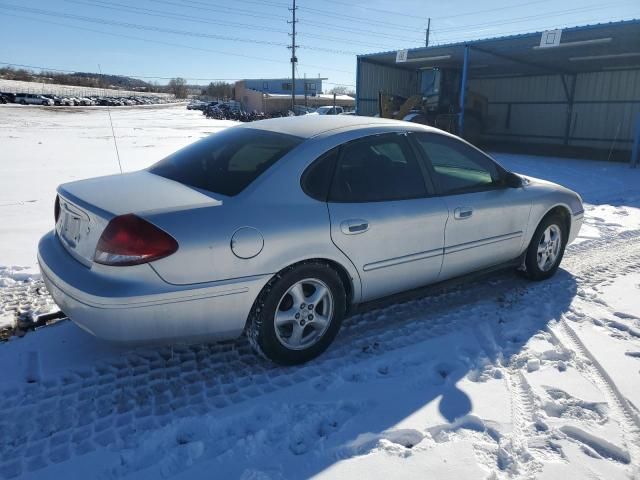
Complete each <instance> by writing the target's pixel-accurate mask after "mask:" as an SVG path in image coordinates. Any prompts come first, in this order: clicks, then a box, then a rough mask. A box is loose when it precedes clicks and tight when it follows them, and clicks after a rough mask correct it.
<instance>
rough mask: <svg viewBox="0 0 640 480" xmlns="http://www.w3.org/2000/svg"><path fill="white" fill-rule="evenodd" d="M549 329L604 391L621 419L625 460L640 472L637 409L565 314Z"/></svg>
mask: <svg viewBox="0 0 640 480" xmlns="http://www.w3.org/2000/svg"><path fill="white" fill-rule="evenodd" d="M549 331H550V332H551V334H552V335H553V337H554V338H555V339H556V341H557V342H558V343H559V344H560V345H562V346H563V347H564V348H565V349H567V350H569V351H572V352H574V354H575V355H576V356H577V357H578V358H580V359H581V360H582V362H580V364H579V366H581V367H582V369H583V370H586V374H587V375H588V377H589V378H590V379H591V380H592V381H593V382H594V383H595V384H596V385H597V387H598V389H599V390H600V391H601V392H602V393H603V394H604V395H605V398H606V399H607V403H608V405H609V406H610V408H612V409H613V410H614V412H615V413H616V415H615V417H617V418H619V419H620V420H621V422H620V423H621V425H620V428H621V430H622V434H623V439H624V442H625V444H626V445H625V446H626V448H627V452H628V455H629V462H628V463H630V464H631V466H632V468H633V475H634V478H635V476H638V475H640V466H639V464H638V462H639V461H640V418H639V417H638V415H637V413H636V412H635V411H634V409H633V408H632V407H631V406H630V405H629V402H628V401H627V399H626V398H625V396H624V395H623V394H622V393H621V392H620V389H619V388H618V387H617V386H616V384H615V382H614V381H613V379H612V378H611V376H610V375H609V374H608V373H607V371H606V370H605V369H604V367H603V366H602V365H601V364H600V362H598V360H597V359H596V358H595V356H594V355H593V354H592V353H591V352H590V351H589V349H588V348H587V346H586V345H585V344H584V342H582V340H580V337H579V336H578V335H577V334H576V332H575V330H574V329H573V328H571V326H569V324H568V323H567V321H566V320H565V319H564V318H561V319H559V321H558V322H557V323H556V324H555V325H551V326H549ZM605 448H608V447H605ZM622 460H624V458H622Z"/></svg>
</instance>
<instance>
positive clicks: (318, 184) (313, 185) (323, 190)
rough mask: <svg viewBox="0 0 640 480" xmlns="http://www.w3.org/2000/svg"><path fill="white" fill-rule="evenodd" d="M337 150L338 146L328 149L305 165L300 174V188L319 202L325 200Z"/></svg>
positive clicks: (336, 157)
mask: <svg viewBox="0 0 640 480" xmlns="http://www.w3.org/2000/svg"><path fill="white" fill-rule="evenodd" d="M338 152H339V149H338V148H334V149H333V150H330V151H328V152H327V153H325V154H324V155H322V156H320V157H319V158H318V159H317V160H316V161H314V162H313V163H312V164H311V165H310V166H309V167H307V169H306V170H305V172H304V173H303V174H302V181H301V185H302V190H303V191H304V193H306V194H307V195H309V196H310V197H311V198H315V199H316V200H320V201H321V202H326V201H327V197H328V195H329V188H330V187H331V178H332V177H333V171H334V169H335V167H336V160H337V159H338Z"/></svg>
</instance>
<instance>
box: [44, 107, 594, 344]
mask: <svg viewBox="0 0 640 480" xmlns="http://www.w3.org/2000/svg"><path fill="white" fill-rule="evenodd" d="M233 128H257V129H263V130H270V131H274V132H286V133H288V134H291V135H296V136H299V137H302V138H305V139H306V141H304V142H302V143H301V144H300V145H298V146H297V147H295V148H294V149H292V150H291V151H290V152H289V153H288V154H287V155H285V156H283V157H282V158H281V159H280V160H279V161H278V162H276V163H275V164H274V165H273V166H272V167H270V168H269V169H267V170H266V171H265V172H264V173H263V174H262V175H261V176H260V177H258V178H257V179H256V180H255V181H254V182H253V183H251V184H250V185H249V186H248V187H247V188H246V189H245V190H243V191H242V192H241V193H239V194H238V195H236V196H234V197H226V196H223V195H218V194H215V193H210V192H205V191H199V190H197V189H195V188H191V187H188V186H185V185H182V184H180V183H177V182H174V181H172V180H168V179H165V178H162V177H159V176H156V175H154V174H151V173H149V172H147V171H141V172H134V173H129V174H124V175H115V176H109V177H101V178H96V179H90V180H82V181H78V182H73V183H69V184H64V185H61V186H60V187H59V189H58V192H59V195H60V198H61V203H62V204H64V208H63V213H62V214H61V216H60V220H59V222H58V224H57V225H56V230H55V231H53V232H50V233H49V234H47V235H46V236H45V237H43V239H42V240H41V242H40V245H39V256H38V259H39V263H40V265H41V270H42V273H43V278H44V280H45V282H46V284H47V286H48V288H49V289H50V291H51V293H52V295H53V297H54V299H55V301H56V302H57V303H58V305H60V307H61V308H62V310H63V311H64V312H65V313H67V315H69V316H70V318H71V319H72V320H73V321H75V322H76V323H78V324H79V325H81V326H82V327H83V328H84V329H86V330H88V331H90V332H91V333H93V334H94V335H97V336H99V337H102V338H106V339H108V340H113V341H122V342H124V341H134V342H138V341H174V342H175V341H192V340H200V339H206V338H211V339H222V338H233V337H234V336H237V335H239V334H240V333H241V332H242V330H243V328H244V326H245V323H246V320H247V317H248V315H249V312H250V310H251V307H252V305H253V304H254V302H255V300H256V298H257V297H258V295H259V293H260V291H261V290H262V288H263V287H264V285H266V283H267V282H268V281H269V280H270V279H271V278H273V275H275V274H276V273H277V272H279V271H281V270H282V269H284V268H286V267H288V266H290V265H293V264H296V263H298V262H303V261H307V260H312V259H321V260H323V261H328V262H332V263H333V264H335V265H336V266H337V267H338V268H340V269H342V271H343V272H344V274H345V277H346V278H347V280H348V281H349V282H350V283H351V285H350V290H351V302H352V303H360V302H362V301H367V300H373V299H375V298H379V297H382V296H385V295H389V294H392V293H396V292H399V291H402V290H406V289H410V288H414V287H418V286H421V285H424V284H428V283H432V282H435V281H439V280H443V279H445V278H450V277H452V276H457V275H460V274H463V273H465V272H469V271H472V270H476V269H479V268H483V267H484V266H490V265H495V264H498V263H501V262H503V261H505V260H513V259H516V258H518V257H519V256H520V255H521V254H522V253H523V252H524V251H525V249H526V247H527V245H528V244H529V242H530V239H531V236H532V235H533V232H534V231H535V229H536V227H537V225H538V223H539V222H540V220H541V219H542V218H543V217H544V215H545V214H546V213H547V212H549V211H550V210H551V209H552V208H555V207H561V208H564V209H566V211H567V213H570V214H571V229H570V238H569V240H570V241H571V240H573V239H574V238H575V236H576V235H577V232H578V230H579V228H580V225H581V222H582V205H581V201H580V198H579V196H578V195H577V194H575V193H574V192H572V191H570V190H568V189H565V188H563V187H560V186H557V185H554V184H552V183H550V182H545V181H541V180H537V179H529V180H527V181H526V182H525V184H524V185H523V186H522V187H519V188H511V189H508V188H504V189H498V190H492V191H487V192H478V193H470V194H465V195H455V196H433V197H428V198H419V199H412V200H400V201H394V202H379V203H360V204H349V203H331V202H329V203H326V202H322V201H318V200H315V199H313V198H310V197H309V196H307V195H306V194H305V193H304V192H303V190H302V188H301V186H300V178H301V176H302V174H303V172H304V171H305V169H306V168H307V167H308V166H309V165H310V164H311V163H312V162H313V161H314V160H316V159H317V158H318V157H320V156H321V155H322V154H323V153H325V152H327V151H329V150H330V149H332V148H334V147H336V146H339V145H341V144H343V143H345V142H348V141H350V140H354V139H357V138H361V137H365V136H369V135H377V134H383V133H390V132H411V131H421V132H424V131H428V132H432V133H437V134H441V135H448V134H445V133H443V132H441V131H439V130H436V129H433V128H429V127H425V126H422V125H418V124H413V123H405V122H398V121H390V120H385V119H374V118H363V117H354V116H348V115H338V116H304V117H294V118H282V119H274V120H266V121H260V122H254V123H251V124H246V125H242V126H237V127H233ZM465 209H467V210H468V209H471V210H472V214H471V216H470V217H465V218H459V219H458V218H456V215H458V216H460V215H462V216H463V217H464V215H465V214H464V211H463V210H465ZM126 213H134V214H136V215H138V216H140V217H142V218H145V219H146V220H148V221H150V222H151V223H153V224H154V225H156V226H158V227H159V228H161V229H162V230H164V231H166V232H167V233H169V234H170V235H172V236H173V237H174V238H175V239H176V240H177V242H178V244H179V249H178V251H177V252H176V253H174V254H173V255H170V256H168V257H165V258H162V259H160V260H156V261H154V262H151V263H149V264H144V265H138V266H130V267H110V266H105V265H100V264H96V263H94V262H93V261H92V260H93V253H94V251H95V247H96V244H97V242H98V239H99V237H100V235H101V233H102V231H103V230H104V228H105V227H106V225H107V223H108V222H109V220H110V219H111V218H113V217H114V216H117V215H121V214H126ZM76 218H77V219H78V220H76ZM363 224H366V225H365V226H363ZM350 228H353V229H354V230H355V231H354V232H351V231H350V230H349V229H350ZM345 232H347V233H345ZM237 241H241V242H243V243H242V245H238V244H237V243H234V242H237ZM251 242H253V243H251ZM234 245H235V247H234ZM243 252H249V253H248V254H246V255H245V254H244V253H243Z"/></svg>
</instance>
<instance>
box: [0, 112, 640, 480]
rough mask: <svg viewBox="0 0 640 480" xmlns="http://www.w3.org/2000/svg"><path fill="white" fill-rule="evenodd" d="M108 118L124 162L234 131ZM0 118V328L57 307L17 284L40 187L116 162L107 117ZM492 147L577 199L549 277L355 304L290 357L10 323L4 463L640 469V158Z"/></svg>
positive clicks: (135, 164) (146, 472)
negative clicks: (570, 156) (572, 231)
mask: <svg viewBox="0 0 640 480" xmlns="http://www.w3.org/2000/svg"><path fill="white" fill-rule="evenodd" d="M112 114H113V120H114V125H115V128H116V132H117V134H118V137H119V147H120V154H121V157H122V161H123V166H124V168H125V169H126V170H133V169H136V168H141V167H143V166H146V165H148V164H150V163H151V162H153V161H155V160H157V159H159V158H161V157H163V156H164V155H166V154H167V153H169V152H171V151H172V150H174V149H176V148H178V147H180V146H182V145H184V144H186V143H189V142H191V141H193V140H195V139H196V138H198V137H201V136H203V135H205V134H207V133H209V132H212V131H215V130H217V129H219V128H223V127H224V126H226V125H228V124H229V123H228V122H214V121H209V120H206V119H205V118H204V117H203V116H202V115H201V114H200V113H199V112H190V111H187V110H186V109H184V107H182V108H163V109H150V110H133V109H131V110H120V109H118V110H115V109H114V110H113V111H112ZM0 127H1V128H0V145H2V147H1V149H0V246H1V247H2V248H0V324H2V321H3V318H4V319H5V321H10V320H11V319H12V318H14V313H15V312H16V311H19V312H27V311H29V309H32V310H36V311H45V310H46V309H47V308H51V305H50V303H49V300H48V299H47V296H46V292H44V291H43V290H42V284H41V283H40V282H39V281H38V280H37V278H35V277H34V279H32V280H28V278H29V277H30V276H32V275H33V273H34V266H35V256H34V249H35V245H36V242H37V239H38V237H39V236H40V235H41V234H42V233H44V232H45V231H46V230H48V229H49V228H51V224H52V208H53V205H52V204H53V197H54V190H55V186H56V185H57V184H58V183H60V182H63V181H67V180H71V179H74V178H82V177H86V176H93V175H99V174H105V173H113V172H115V171H117V170H116V169H117V163H116V160H115V156H114V153H113V145H112V143H111V142H112V139H111V137H110V129H109V124H108V119H107V118H106V112H96V111H91V110H89V109H87V110H78V109H75V110H74V111H73V112H64V113H62V112H56V111H53V110H47V111H45V109H39V108H29V109H19V110H18V109H15V108H6V109H5V108H3V107H0ZM496 157H497V158H498V159H499V160H500V161H501V162H502V163H503V164H504V165H505V166H507V167H508V168H511V169H513V170H515V171H518V172H521V173H525V174H530V175H534V176H539V177H543V178H547V179H550V180H552V181H558V182H560V183H563V184H565V185H567V186H569V187H570V188H573V189H575V190H577V191H578V192H579V193H580V194H581V195H582V196H583V198H584V200H585V204H586V225H585V227H584V231H583V233H582V234H581V236H580V238H579V240H578V242H576V243H575V244H574V245H572V246H570V247H569V248H568V250H567V254H566V256H565V259H564V261H563V264H562V270H561V271H559V272H558V274H557V275H556V276H555V277H554V278H553V279H551V280H549V281H546V282H542V283H535V284H533V283H529V282H527V281H525V280H523V279H521V278H520V277H518V276H517V275H515V274H513V273H512V272H504V273H498V274H493V275H491V276H488V277H483V278H476V279H474V280H471V281H468V282H464V283H462V284H459V285H457V286H450V287H448V288H446V289H442V290H437V291H436V292H432V293H431V294H430V295H416V297H415V298H413V299H411V300H409V301H403V302H399V303H391V304H388V305H386V306H380V307H378V308H376V309H373V310H369V311H367V312H363V313H360V314H357V315H354V316H352V317H351V318H349V319H347V320H346V321H345V323H344V327H343V329H342V331H341V332H340V335H339V336H338V338H337V340H336V342H335V344H334V345H333V346H332V347H331V348H330V349H329V350H328V351H327V353H326V354H325V355H323V356H322V357H320V358H319V359H318V360H316V361H314V362H311V363H309V364H307V365H304V366H302V367H297V368H282V367H277V366H274V365H272V364H270V363H268V362H265V361H263V360H261V359H259V358H257V357H256V356H254V355H253V353H252V352H251V350H250V348H249V346H248V344H247V342H246V341H245V340H244V339H239V340H237V341H235V342H227V343H219V344H211V345H197V346H189V347H176V348H173V349H172V348H169V347H156V348H139V349H131V348H123V347H114V346H111V345H108V344H105V343H103V342H101V341H99V340H96V339H95V338H93V337H91V336H89V335H87V334H86V333H84V332H83V331H81V330H80V329H79V328H77V327H75V326H74V325H73V324H71V323H70V322H68V321H63V322H60V323H58V324H56V325H54V326H50V327H46V328H43V329H40V330H37V331H35V332H32V333H28V334H27V335H26V336H24V337H23V338H15V337H14V338H12V339H10V340H9V341H8V342H6V343H4V344H0V365H2V377H1V378H2V380H1V382H0V478H38V479H42V478H45V479H47V478H51V479H58V478H102V479H120V478H129V479H147V478H148V479H157V478H172V479H199V478H225V479H226V478H242V479H245V480H254V479H255V480H258V479H289V478H296V479H297V478H307V477H313V476H315V477H318V478H330V479H334V478H339V479H343V478H424V477H427V478H448V479H458V478H465V479H467V478H468V479H476V478H478V479H510V478H540V479H557V478H564V479H573V478H575V479H582V478H601V479H607V480H608V479H618V478H619V479H628V478H640V470H639V468H640V419H639V417H638V413H639V412H638V407H640V274H639V273H638V272H640V269H639V267H640V241H639V240H640V189H639V187H638V185H640V171H633V170H629V169H628V167H627V166H625V165H619V164H607V163H599V162H588V161H578V160H566V159H557V158H542V157H533V156H531V157H529V156H515V155H504V154H498V155H496ZM24 280H27V281H24ZM7 319H8V320H7ZM0 328H1V326H0Z"/></svg>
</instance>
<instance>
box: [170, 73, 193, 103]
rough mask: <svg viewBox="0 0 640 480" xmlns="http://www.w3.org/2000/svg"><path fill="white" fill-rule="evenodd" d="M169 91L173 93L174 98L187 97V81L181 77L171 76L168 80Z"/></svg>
mask: <svg viewBox="0 0 640 480" xmlns="http://www.w3.org/2000/svg"><path fill="white" fill-rule="evenodd" d="M169 91H170V92H171V93H173V94H174V95H175V96H176V98H187V91H188V89H187V81H186V80H185V79H184V78H181V77H177V78H172V79H171V80H169Z"/></svg>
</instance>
